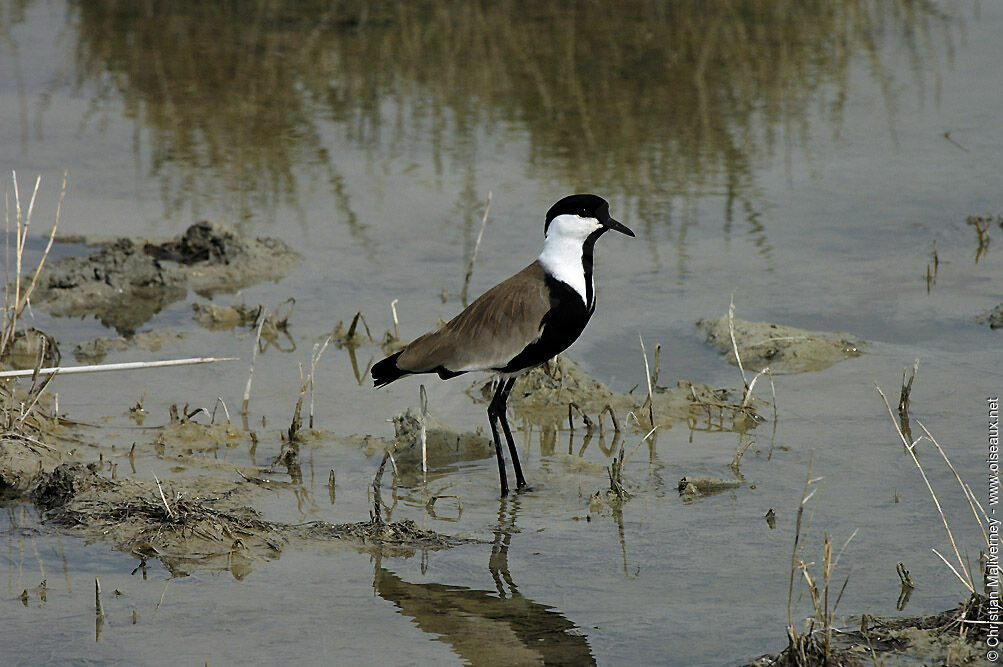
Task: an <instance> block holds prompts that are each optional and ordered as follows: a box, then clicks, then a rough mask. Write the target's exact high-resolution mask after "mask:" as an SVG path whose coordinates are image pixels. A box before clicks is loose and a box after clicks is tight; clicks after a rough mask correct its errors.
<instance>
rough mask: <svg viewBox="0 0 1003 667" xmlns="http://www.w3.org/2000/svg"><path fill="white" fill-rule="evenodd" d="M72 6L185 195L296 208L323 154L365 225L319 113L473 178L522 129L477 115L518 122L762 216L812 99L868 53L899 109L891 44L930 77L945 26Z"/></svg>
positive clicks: (83, 34) (585, 170)
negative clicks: (301, 170)
mask: <svg viewBox="0 0 1003 667" xmlns="http://www.w3.org/2000/svg"><path fill="white" fill-rule="evenodd" d="M76 7H77V14H78V16H79V21H78V25H79V31H80V38H79V39H80V42H79V48H78V53H79V57H80V65H79V67H80V72H79V78H80V79H81V80H93V81H98V82H99V83H100V85H101V86H102V87H103V88H105V90H104V91H103V94H104V95H107V94H108V93H107V90H106V89H107V87H108V86H109V85H110V86H113V87H114V88H115V89H116V93H117V94H119V95H122V96H123V97H124V99H125V106H126V113H127V114H128V115H130V116H132V117H134V118H137V119H139V120H140V121H141V122H142V123H143V124H145V125H147V126H149V128H150V130H151V134H150V139H149V140H150V142H151V144H152V146H151V148H152V154H153V170H154V172H155V173H156V174H157V175H158V176H159V177H160V178H161V179H162V183H163V190H164V196H165V199H166V201H167V204H168V208H169V209H170V210H172V211H176V210H177V209H179V208H180V207H181V206H183V205H184V202H186V201H188V200H190V199H192V197H191V194H192V193H196V194H203V195H205V196H206V197H209V196H210V195H211V194H216V193H218V191H219V184H218V183H217V181H216V178H213V177H210V178H205V176H206V175H207V174H208V175H210V176H211V175H212V174H215V173H221V174H222V176H221V177H220V178H221V180H222V181H223V185H224V186H225V187H226V188H227V189H232V190H236V191H237V192H238V193H240V194H239V196H240V197H242V198H244V200H243V201H241V202H240V204H239V208H240V210H239V213H240V214H242V215H247V214H249V213H250V212H251V211H253V210H255V209H257V208H260V207H262V206H264V207H265V208H266V209H267V208H269V207H272V206H274V205H276V204H277V203H278V202H279V201H286V202H287V203H290V204H293V205H295V203H296V193H297V180H298V178H299V176H298V175H297V173H296V169H297V166H298V165H301V164H307V165H314V166H319V167H321V168H322V169H323V170H326V172H327V176H328V180H329V182H330V187H331V188H332V191H333V193H334V195H335V198H336V200H337V202H338V206H339V209H340V213H341V214H342V215H343V216H344V217H345V218H346V219H347V221H348V223H349V224H351V225H353V226H354V225H356V224H357V223H356V221H355V219H354V214H353V213H352V210H351V207H350V202H349V200H348V195H347V193H346V191H345V184H344V182H343V179H342V176H341V175H340V173H339V166H338V164H337V160H338V156H336V155H332V154H330V153H329V152H328V151H327V150H326V149H324V148H322V147H321V143H322V139H321V133H320V129H319V123H318V120H317V119H318V118H323V119H326V120H332V121H334V122H335V123H336V124H337V125H338V127H339V129H340V130H341V131H343V132H344V133H345V134H346V135H347V137H348V139H349V140H350V141H353V142H356V143H358V144H359V145H361V146H363V147H370V148H373V150H377V151H384V152H386V153H387V154H391V155H397V154H399V151H400V150H402V149H404V148H406V147H407V146H408V145H410V144H412V143H414V142H416V141H418V138H419V137H420V138H421V140H423V141H424V140H425V139H427V140H429V141H430V142H431V145H432V160H433V166H434V168H435V170H436V172H437V173H441V172H442V171H443V170H444V169H445V165H446V164H449V163H458V164H460V165H462V167H463V169H462V170H461V171H463V172H464V173H468V174H471V175H473V174H476V170H475V169H474V168H473V167H474V166H475V164H476V162H477V161H478V160H479V159H482V158H483V156H484V155H485V154H487V153H489V152H490V151H491V150H492V147H493V145H494V142H496V141H500V140H505V139H506V138H507V137H505V136H501V135H502V134H504V131H502V130H498V131H497V134H498V136H489V137H488V138H487V139H485V137H484V135H483V133H482V132H481V131H480V130H481V129H482V128H483V127H484V126H488V127H490V128H495V129H496V128H499V127H501V124H500V123H501V122H506V123H514V124H516V125H518V126H522V127H525V128H526V130H527V131H528V132H529V135H530V138H531V142H530V146H531V148H530V150H531V154H530V156H529V159H530V162H531V164H532V165H533V168H534V169H535V170H537V171H539V172H540V173H541V174H542V175H543V176H545V177H555V176H556V177H557V178H559V179H561V180H562V181H565V182H568V183H570V184H572V186H573V187H576V188H586V189H592V188H596V187H601V188H602V189H603V191H604V192H607V193H608V194H611V195H627V194H636V193H637V192H638V191H644V192H646V193H648V196H647V197H645V200H646V202H647V203H645V202H640V201H639V202H638V204H637V206H638V208H639V210H638V214H639V215H640V217H652V215H651V214H655V213H662V214H665V213H669V212H670V211H664V210H658V209H657V208H656V210H644V207H665V206H666V205H667V204H666V203H665V201H666V200H668V199H669V198H670V197H678V196H682V197H684V198H687V197H692V196H696V195H699V194H704V193H723V194H724V195H725V196H726V198H727V200H728V208H727V211H726V214H727V215H728V216H729V217H730V216H731V215H732V213H733V211H735V210H738V211H739V214H740V215H743V216H745V217H749V218H750V219H751V217H754V208H755V207H754V206H753V205H752V201H753V200H754V198H755V193H754V183H753V180H752V176H751V163H752V161H753V160H754V159H755V158H756V157H758V156H760V155H761V154H765V155H767V156H769V155H772V154H773V153H774V152H775V151H776V150H777V149H778V147H780V146H782V147H785V148H787V147H789V146H791V145H796V144H798V143H801V142H803V141H804V140H805V139H807V138H808V137H809V136H810V134H811V133H812V131H813V128H812V127H811V122H812V121H811V120H810V119H811V117H812V112H813V111H814V109H815V108H820V109H821V110H822V112H823V115H824V116H825V117H826V118H828V119H829V121H830V123H831V124H832V126H833V128H834V129H835V131H838V128H839V126H840V124H841V122H842V113H843V107H844V104H845V100H846V99H847V95H848V88H849V78H850V70H851V59H852V58H853V56H855V55H857V54H862V55H863V56H864V57H865V59H866V61H867V63H868V67H869V68H870V70H871V73H872V75H873V76H875V77H876V78H877V79H878V81H879V82H880V83H881V85H882V86H883V88H884V90H885V91H886V100H887V103H888V104H889V107H890V108H892V107H893V105H894V102H893V100H892V99H891V98H892V93H891V92H890V90H891V87H890V86H889V83H890V77H891V75H890V73H889V72H888V71H887V70H886V69H885V68H884V66H883V64H882V62H881V57H880V54H881V52H882V49H884V47H885V45H886V42H889V41H891V40H893V39H895V40H899V39H901V40H903V41H904V42H905V44H906V46H907V48H909V49H910V54H911V57H912V61H913V63H914V71H915V72H917V74H916V76H917V77H919V78H920V79H921V77H922V75H921V74H919V72H921V71H928V70H929V69H930V68H929V67H926V66H925V61H926V60H927V59H929V58H930V57H931V56H930V55H929V53H930V52H931V51H932V48H933V47H932V45H933V43H934V39H933V35H932V33H933V30H934V28H936V27H938V26H943V25H946V23H947V20H946V19H945V18H944V17H942V16H941V15H939V14H937V13H936V12H935V10H933V9H931V8H930V7H928V6H927V5H926V4H924V3H918V2H913V1H910V0H897V1H895V2H891V3H887V2H874V1H870V0H846V1H843V2H829V1H827V0H813V1H810V2H790V1H788V2H773V1H767V0H739V1H735V2H729V3H704V2H701V1H699V0H690V1H688V2H676V3H666V4H664V5H650V4H649V3H644V2H630V3H622V2H621V3H580V4H574V3H566V2H558V1H557V0H551V1H550V2H545V3H536V4H534V5H532V6H531V7H527V6H525V5H523V4H521V3H455V2H448V1H447V0H429V1H427V2H422V3H399V4H391V3H379V4H374V3H369V2H364V1H361V0H353V1H349V2H346V3H342V4H341V5H339V6H337V8H335V9H330V8H326V7H323V6H321V5H314V4H309V5H304V4H302V3H301V4H296V5H289V6H281V5H279V4H278V3H272V2H266V1H264V0H262V1H259V2H256V3H253V4H237V5H224V6H219V5H209V6H205V5H203V4H201V3H193V2H170V3H153V4H146V5H136V4H134V3H131V2H106V3H78V4H77V5H76ZM920 83H921V84H922V80H920ZM479 144H485V145H479ZM471 178H474V176H471ZM470 185H471V184H468V186H467V188H465V189H469V190H470V193H469V194H470V196H471V197H476V198H477V199H480V197H481V196H482V193H480V192H478V190H479V189H480V188H476V187H470ZM480 187H481V188H483V187H484V186H483V185H482V186H480ZM200 190H201V193H200V192H199V191H200ZM651 195H662V196H661V197H657V196H651ZM210 198H211V197H210ZM659 200H660V201H661V203H651V202H658V201H659ZM193 201H197V200H193ZM471 215H473V214H471ZM662 217H664V215H663V216H662Z"/></svg>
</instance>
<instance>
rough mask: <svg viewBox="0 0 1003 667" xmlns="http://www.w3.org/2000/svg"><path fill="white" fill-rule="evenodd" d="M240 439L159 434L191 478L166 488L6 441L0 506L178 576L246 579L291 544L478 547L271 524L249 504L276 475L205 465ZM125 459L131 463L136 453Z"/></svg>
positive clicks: (368, 530)
mask: <svg viewBox="0 0 1003 667" xmlns="http://www.w3.org/2000/svg"><path fill="white" fill-rule="evenodd" d="M241 436H242V432H240V431H239V430H237V429H236V428H234V427H232V426H231V425H229V424H226V423H223V424H214V425H209V426H206V425H202V424H196V423H194V422H186V423H178V424H172V425H170V426H167V427H164V428H163V429H160V430H159V433H158V434H157V436H156V439H155V440H154V441H153V443H152V445H153V451H154V452H155V453H156V454H157V456H158V458H160V459H161V460H167V461H173V462H175V464H180V467H179V466H178V465H175V466H174V469H175V471H176V472H183V471H184V470H188V471H189V473H190V474H189V475H174V476H173V477H172V478H171V479H168V480H164V481H162V482H161V481H160V480H158V479H153V480H145V479H133V478H125V479H121V478H118V477H117V476H116V474H115V467H116V466H117V465H118V464H113V463H111V461H110V460H102V461H101V462H96V463H95V462H92V463H82V462H79V461H69V460H67V459H68V458H69V456H68V454H67V453H66V452H63V451H60V449H59V448H56V447H52V446H50V445H40V444H38V443H36V442H32V441H31V440H28V439H25V438H16V437H8V438H5V439H4V440H3V441H2V442H0V497H2V498H4V499H6V500H11V499H25V500H29V501H31V502H33V503H34V504H35V505H36V506H37V507H38V508H39V509H40V510H41V512H42V517H43V519H44V521H45V522H46V523H48V524H50V525H54V526H59V527H60V528H62V529H64V530H67V531H70V532H71V533H73V534H76V535H79V536H81V537H85V538H88V539H101V540H107V541H110V542H112V543H113V544H114V545H115V547H116V548H117V549H119V550H121V551H124V552H126V553H129V554H132V555H134V556H136V557H137V558H141V559H143V560H144V561H145V560H146V559H149V558H155V559H158V560H160V561H162V562H163V563H164V565H165V566H166V567H168V568H169V569H170V570H171V571H172V572H173V573H175V574H184V573H187V572H189V571H191V570H192V569H194V568H209V569H219V570H230V571H232V572H233V573H234V576H237V577H242V576H243V575H245V574H246V573H248V572H249V571H250V570H252V569H253V568H254V566H255V564H256V563H258V562H262V561H267V560H271V559H275V558H278V557H279V556H280V555H281V553H282V551H283V549H284V548H286V547H287V546H288V545H291V544H298V545H301V546H310V545H317V544H322V543H325V542H331V541H339V542H347V543H349V544H352V545H354V546H356V547H358V548H361V549H364V550H367V551H371V552H373V553H379V554H380V555H392V556H410V555H413V554H414V553H416V552H417V551H419V550H430V549H431V550H435V549H444V548H448V547H452V546H455V545H458V544H464V543H467V542H471V541H472V540H466V539H459V538H453V537H448V536H445V535H441V534H439V533H435V532H432V531H426V530H421V529H419V528H418V527H417V526H416V525H415V524H414V522H412V521H409V520H404V521H397V522H393V523H389V522H384V521H381V520H379V519H376V520H370V521H363V522H358V523H345V524H333V523H330V522H326V521H312V522H307V523H302V524H288V523H281V522H275V521H268V520H266V519H264V518H263V517H262V516H261V515H260V513H259V512H258V511H256V510H255V509H253V507H251V504H252V503H253V502H254V501H255V500H256V499H257V498H258V496H259V495H260V494H261V493H262V492H263V488H265V487H268V486H270V484H269V482H271V481H272V480H268V479H265V478H262V477H259V476H258V475H261V474H265V475H267V474H270V473H271V472H272V471H271V470H270V469H267V468H254V469H250V468H240V467H238V466H236V465H234V464H231V463H228V462H225V461H219V460H217V459H215V458H213V457H212V456H209V455H208V452H210V451H211V450H212V449H214V448H218V447H221V446H223V447H225V446H227V445H228V444H232V442H234V441H235V440H240V439H241ZM128 456H129V458H130V460H131V458H132V453H130V454H129V455H128ZM109 469H111V473H110V474H109V473H108V470H109ZM273 485H274V484H272V486H273Z"/></svg>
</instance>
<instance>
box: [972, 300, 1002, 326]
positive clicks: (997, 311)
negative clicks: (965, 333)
mask: <svg viewBox="0 0 1003 667" xmlns="http://www.w3.org/2000/svg"><path fill="white" fill-rule="evenodd" d="M975 321H976V322H978V323H979V324H988V325H989V328H990V329H1003V303H1001V304H1000V305H998V306H996V307H995V308H991V309H990V310H987V311H986V312H984V313H982V314H981V315H978V316H977V317H976V318H975Z"/></svg>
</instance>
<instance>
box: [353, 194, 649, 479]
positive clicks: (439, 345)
mask: <svg viewBox="0 0 1003 667" xmlns="http://www.w3.org/2000/svg"><path fill="white" fill-rule="evenodd" d="M611 229H612V230H614V231H618V232H620V233H622V234H626V235H627V236H633V235H634V232H632V231H630V229H628V228H627V227H626V226H624V225H623V224H621V223H619V222H617V221H616V220H614V219H613V218H612V217H610V214H609V202H607V201H606V200H605V199H603V198H602V197H599V196H596V195H589V194H580V195H570V196H568V197H565V198H564V199H562V200H560V201H559V202H557V203H556V204H554V205H553V206H552V207H551V209H550V210H549V211H547V222H546V224H544V227H543V235H544V238H545V240H544V242H543V252H541V253H540V256H539V257H538V258H537V259H536V261H535V262H533V263H532V264H530V265H529V266H527V267H526V268H525V269H523V270H522V271H520V272H519V273H517V274H515V275H514V276H512V277H511V278H509V279H508V280H506V281H505V282H502V283H499V284H498V285H495V286H494V287H492V288H491V289H489V290H488V291H487V292H485V293H484V294H482V295H481V296H480V297H479V298H478V299H477V300H476V301H474V302H473V303H472V304H470V305H469V306H468V307H467V308H466V309H464V310H463V312H461V313H460V314H459V315H457V316H456V317H454V318H453V319H451V320H450V321H449V322H447V323H446V324H444V325H443V326H442V327H440V328H439V329H438V330H436V331H432V332H429V333H427V334H425V335H424V336H420V337H418V338H416V339H415V340H413V341H411V342H410V343H408V344H407V346H405V347H404V349H403V350H401V351H400V352H397V353H396V354H392V355H390V356H389V357H387V358H386V359H383V360H382V361H380V362H379V363H377V364H376V365H374V366H373V370H372V374H373V380H374V383H375V385H376V386H377V387H382V386H383V385H385V384H390V383H391V382H393V381H394V380H396V379H398V378H401V377H404V376H405V375H413V374H416V373H437V374H438V375H439V377H440V378H442V379H444V380H446V379H449V378H452V377H456V376H457V375H462V374H463V373H468V372H470V371H489V372H493V373H496V374H497V375H498V376H499V379H498V386H497V389H496V390H495V393H494V397H493V398H492V399H491V403H490V404H489V405H488V422H489V423H490V424H491V434H492V435H493V436H494V441H495V454H496V455H497V456H498V475H499V477H500V478H501V493H502V495H503V496H504V495H506V494H508V481H507V480H506V477H505V460H504V459H503V457H502V445H501V439H500V438H499V437H498V424H501V428H502V431H503V432H504V433H505V440H506V441H507V443H508V450H509V453H510V454H511V456H512V465H513V467H514V468H515V478H516V483H517V484H518V488H520V489H521V488H523V487H525V486H526V478H525V477H523V474H522V467H521V466H520V465H519V454H518V452H517V450H516V447H515V442H514V441H513V440H512V431H511V430H510V429H509V425H508V420H507V419H506V417H505V411H506V407H505V404H506V402H507V401H508V395H509V392H511V391H512V385H513V384H514V383H515V378H516V376H518V375H519V374H520V373H522V372H524V371H527V370H529V369H531V368H535V367H536V366H539V365H540V364H542V363H544V362H545V361H547V360H548V359H551V358H552V357H555V356H557V355H558V354H559V353H561V352H563V351H564V350H566V349H567V348H568V346H569V345H571V344H572V343H573V342H575V340H576V339H577V338H578V336H579V334H581V333H582V330H583V329H584V328H585V325H586V324H587V323H588V321H589V318H590V317H592V313H593V312H594V311H595V308H596V297H595V287H594V285H593V281H592V254H593V249H594V247H595V243H596V241H597V240H598V239H599V237H600V236H602V235H603V234H604V233H605V232H607V231H609V230H611Z"/></svg>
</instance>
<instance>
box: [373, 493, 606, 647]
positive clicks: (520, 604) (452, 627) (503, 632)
mask: <svg viewBox="0 0 1003 667" xmlns="http://www.w3.org/2000/svg"><path fill="white" fill-rule="evenodd" d="M520 500H521V499H520V498H519V497H514V498H502V499H501V500H500V501H499V507H498V524H497V525H496V526H495V529H494V539H493V541H492V545H491V556H490V557H489V559H488V570H489V571H490V572H491V577H492V579H493V580H494V582H495V587H496V589H497V590H496V591H486V590H477V589H473V588H467V587H466V586H451V585H448V584H441V583H411V582H407V581H404V580H403V579H401V578H400V577H399V576H398V575H397V574H395V573H393V572H391V571H390V570H388V569H387V568H385V567H383V566H382V564H381V559H380V558H377V559H376V568H375V574H374V577H373V588H374V589H375V591H376V593H377V594H378V595H379V596H380V597H381V598H383V599H384V600H387V601H389V602H392V603H393V604H394V605H395V606H396V607H397V608H398V609H400V611H401V613H402V614H404V615H405V616H407V617H409V618H412V619H413V620H414V622H415V624H416V625H417V626H418V627H419V628H421V629H422V630H423V631H424V632H428V633H430V634H433V635H436V636H437V639H438V640H439V641H442V642H444V643H446V644H448V645H449V646H450V647H451V648H452V649H453V651H455V652H456V654H457V655H459V656H460V658H462V659H463V660H465V661H468V662H470V663H473V664H484V663H486V662H490V663H496V664H525V663H541V662H542V663H543V664H575V665H594V664H596V661H595V657H594V656H593V654H592V648H591V647H590V646H589V643H588V638H587V637H586V636H585V634H584V633H583V632H582V631H581V630H580V629H579V628H578V627H577V626H576V625H575V624H574V623H572V622H571V621H570V620H568V618H567V617H565V616H564V614H562V613H561V612H560V611H559V610H557V609H554V608H553V607H550V606H547V605H544V604H540V603H539V602H534V601H532V600H530V599H529V598H527V597H525V596H524V595H523V594H522V593H520V592H519V589H518V587H517V586H516V584H515V580H514V578H513V577H512V573H511V571H510V570H509V566H508V549H509V546H510V544H511V540H512V536H513V534H516V533H518V529H517V528H516V527H515V520H516V515H517V513H518V511H519V504H520Z"/></svg>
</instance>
